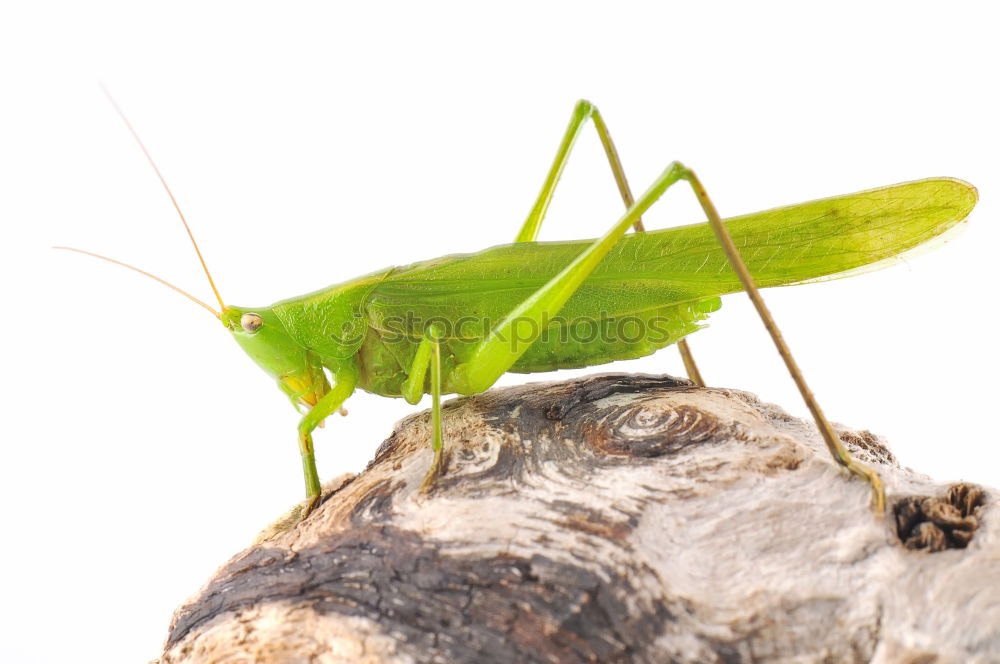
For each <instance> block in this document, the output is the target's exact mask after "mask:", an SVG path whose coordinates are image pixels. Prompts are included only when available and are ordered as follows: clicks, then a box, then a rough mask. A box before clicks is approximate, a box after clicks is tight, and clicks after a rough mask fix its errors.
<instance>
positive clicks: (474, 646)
mask: <svg viewBox="0 0 1000 664" xmlns="http://www.w3.org/2000/svg"><path fill="white" fill-rule="evenodd" d="M444 413H445V426H446V430H445V431H446V445H447V448H448V458H447V470H446V474H445V476H444V477H443V478H441V479H440V480H439V481H438V483H437V484H436V486H435V488H434V490H433V491H432V492H431V493H430V494H429V495H422V494H420V493H419V490H418V488H419V486H420V482H421V480H422V478H423V475H424V473H425V472H426V470H427V468H428V465H429V463H430V460H431V452H430V450H429V448H428V445H427V441H428V437H429V433H430V432H429V417H428V414H427V413H418V414H416V415H413V416H411V417H408V418H406V419H405V420H403V421H402V422H400V423H399V425H398V426H397V428H396V430H395V431H394V432H393V434H392V436H391V437H390V438H389V439H388V440H386V441H385V443H384V444H383V445H382V447H381V449H380V450H379V452H378V454H377V456H376V458H375V460H374V461H372V463H371V464H370V465H369V467H368V468H367V469H366V470H365V471H364V472H363V473H361V474H360V475H358V476H356V477H352V478H342V479H340V480H338V482H337V484H336V487H335V490H333V491H332V493H331V495H329V496H328V497H327V498H326V499H325V501H324V503H323V505H322V506H321V507H320V508H319V510H318V511H317V512H315V513H314V514H313V515H311V516H310V517H309V518H308V519H307V520H306V521H305V522H303V523H300V524H298V525H297V526H294V527H290V528H287V529H283V528H282V527H279V528H277V529H275V530H274V531H273V532H271V533H270V534H269V539H266V540H264V541H262V542H260V543H258V544H256V545H255V546H253V547H251V548H250V549H248V550H246V551H244V552H242V553H240V554H238V555H237V556H235V557H234V558H233V559H232V560H231V561H229V562H228V563H227V564H226V565H225V566H224V567H223V568H222V569H221V570H220V571H219V572H218V573H217V575H216V576H215V577H214V578H213V579H212V580H210V581H209V582H208V584H207V585H206V586H205V587H204V588H203V589H202V590H201V591H200V593H199V594H198V595H197V596H196V597H195V598H194V599H193V600H192V601H191V602H190V603H189V604H187V605H185V606H183V607H181V608H180V609H178V611H177V613H176V614H175V616H174V620H173V624H172V625H171V627H170V633H169V637H168V640H167V644H166V648H165V652H164V655H163V657H162V659H161V662H162V663H163V664H179V663H181V662H184V663H194V662H199V663H201V662H219V661H226V662H230V661H232V662H237V661H239V662H242V661H247V662H250V661H253V662H256V663H258V664H259V663H265V662H267V663H271V662H275V663H276V662H322V663H335V662H336V663H339V662H372V663H374V662H448V663H458V662H477V663H483V662H525V663H530V662H560V663H561V662H651V663H652V662H655V663H662V662H698V663H704V662H820V661H822V662H869V661H875V662H883V663H888V662H913V663H916V662H997V661H1000V546H998V539H1000V534H998V533H1000V525H998V524H997V520H996V518H995V517H994V516H993V512H992V511H991V510H992V509H993V506H994V505H995V503H996V500H997V493H996V492H995V491H993V490H989V489H980V488H977V487H971V486H968V485H957V486H953V487H948V486H945V485H942V484H939V483H936V482H934V481H933V480H931V479H930V478H928V477H926V476H924V475H920V474H917V473H915V472H913V471H910V470H908V469H903V468H900V467H899V466H898V465H897V464H896V462H895V459H894V458H893V456H892V454H891V453H890V452H889V451H888V449H887V448H886V447H885V446H884V445H883V443H882V442H881V441H880V440H879V439H878V438H877V437H876V436H874V435H872V434H870V433H868V432H864V431H851V430H847V429H843V428H842V429H840V432H841V434H842V436H843V438H844V440H845V442H846V443H847V444H848V446H849V447H850V448H851V450H852V452H853V453H854V454H856V455H857V456H858V457H859V458H860V459H861V460H863V461H865V462H868V463H873V464H876V465H877V467H878V469H879V471H880V472H881V473H882V476H883V478H884V479H885V482H886V488H887V490H888V494H889V496H890V500H891V502H890V508H889V511H888V513H887V515H886V516H885V517H884V518H881V519H877V518H875V517H874V516H873V514H872V512H871V511H870V509H869V507H868V501H869V490H868V487H867V485H866V484H864V483H863V482H861V481H859V480H858V479H856V478H854V477H852V476H850V475H849V474H848V473H846V472H845V471H843V470H842V469H840V468H839V467H837V466H836V465H835V464H834V463H833V462H832V461H831V460H830V458H829V456H828V455H827V452H826V450H825V448H824V446H823V444H822V442H821V441H820V439H819V437H818V435H817V434H816V432H815V430H814V428H813V427H812V426H811V425H810V424H808V423H804V422H802V421H800V420H798V419H795V418H792V417H790V416H788V415H787V414H785V413H784V412H782V411H781V410H780V409H778V408H777V407H775V406H773V405H770V404H763V403H761V402H759V401H758V400H757V399H756V398H755V397H754V396H753V395H750V394H747V393H744V392H738V391H734V390H725V389H712V388H709V389H702V388H695V387H693V386H692V385H691V384H690V383H688V382H687V381H683V380H678V379H673V378H669V377H665V376H663V377H658V376H636V375H603V376H594V377H590V378H587V379H582V380H577V381H571V382H563V383H541V384H530V385H524V386H521V387H514V388H506V389H499V390H493V391H491V392H488V393H486V394H482V395H478V396H475V397H472V398H466V399H459V400H455V401H452V402H449V403H447V404H445V408H444ZM293 522H294V520H293ZM899 533H902V536H903V538H904V540H905V543H904V542H903V541H901V540H900V535H899ZM919 547H923V548H919ZM956 547H961V548H956ZM931 551H937V552H934V553H931ZM241 657H242V658H245V659H241Z"/></svg>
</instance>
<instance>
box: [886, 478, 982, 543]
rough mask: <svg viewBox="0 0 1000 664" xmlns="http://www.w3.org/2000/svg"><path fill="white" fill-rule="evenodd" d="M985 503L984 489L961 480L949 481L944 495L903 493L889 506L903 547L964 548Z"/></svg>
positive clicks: (975, 526) (972, 533)
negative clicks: (954, 482) (907, 494)
mask: <svg viewBox="0 0 1000 664" xmlns="http://www.w3.org/2000/svg"><path fill="white" fill-rule="evenodd" d="M985 505H986V492H984V491H983V490H982V489H980V488H979V487H977V486H975V485H972V484H965V483H959V484H953V485H951V487H949V488H948V492H947V493H946V494H945V495H944V496H936V497H932V496H907V497H905V498H903V499H901V500H899V501H898V502H897V503H896V505H895V507H893V514H894V515H895V517H896V533H897V534H898V535H899V539H900V541H902V542H903V544H904V545H905V546H906V548H907V549H924V550H926V551H927V552H928V553H935V552H938V551H944V550H945V549H964V548H965V547H966V546H968V544H969V542H970V541H972V537H973V536H974V534H975V532H976V529H977V528H979V521H980V519H981V518H982V512H983V509H984V506H985Z"/></svg>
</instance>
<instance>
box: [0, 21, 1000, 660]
mask: <svg viewBox="0 0 1000 664" xmlns="http://www.w3.org/2000/svg"><path fill="white" fill-rule="evenodd" d="M990 13H991V6H990V4H988V3H982V4H977V3H961V2H950V3H940V2H937V3H922V2H906V3H867V2H866V3H859V4H853V3H850V2H838V3H828V4H825V5H823V6H822V7H820V5H818V4H817V3H789V4H776V3H767V2H764V3H760V2H755V3H732V4H726V3H695V2H686V3H666V2H660V3H638V2H617V3H587V2H566V3H559V2H552V3H538V2H532V3H520V2H511V1H508V2H504V3H495V4H486V3H468V2H455V3H444V2H420V3H383V2H379V3H375V2H369V3H330V2H325V3H314V2H300V3H294V4H293V3H260V2H239V3H217V2H207V3H206V2H201V3H191V4H188V3H181V2H169V3H135V2H121V3H109V2H89V3H65V4H59V3H42V2H36V3H20V5H19V6H18V5H15V3H9V4H6V5H5V9H4V10H3V15H2V16H0V26H2V27H0V57H2V61H3V63H4V66H3V74H2V76H3V81H2V82H3V93H4V100H3V103H2V105H0V116H2V118H0V119H2V122H0V140H2V143H0V151H2V152H0V224H2V229H3V230H2V232H3V239H2V252H3V253H2V256H0V258H2V265H0V269H2V270H3V274H2V282H0V283H2V284H3V304H4V309H3V314H2V316H3V321H2V324H0V330H2V334H3V344H2V348H3V352H4V380H3V386H4V387H3V389H4V391H5V397H4V399H3V401H2V403H3V404H4V405H3V415H2V418H0V422H2V426H3V429H4V430H3V435H2V443H3V453H2V457H0V505H2V507H0V509H2V510H3V524H4V529H3V536H2V537H3V545H2V547H0V556H2V561H0V562H2V564H0V574H2V575H3V579H2V584H3V585H2V587H3V602H2V604H0V631H2V636H0V661H3V662H65V661H74V662H141V661H145V660H146V659H148V658H152V657H154V656H155V655H156V653H157V652H158V648H159V646H160V643H161V640H162V638H163V636H164V635H165V633H166V629H167V623H168V619H169V616H170V613H171V611H172V610H173V608H174V607H175V606H176V605H177V604H178V603H180V602H181V601H182V600H183V599H184V598H185V596H187V595H188V594H189V593H191V592H193V591H195V590H196V589H197V588H198V586H199V585H200V584H201V583H202V582H203V581H204V580H205V579H207V578H208V576H209V575H210V574H211V573H212V571H213V570H214V568H215V567H216V566H217V565H218V564H221V563H222V562H223V561H225V560H226V559H227V558H228V557H229V556H230V555H231V554H233V553H235V552H237V551H238V550H239V549H241V548H242V547H243V546H245V545H246V544H247V543H248V542H249V541H250V539H251V538H252V537H253V535H254V534H255V533H256V531H257V530H258V529H259V528H261V527H263V526H264V525H266V523H267V522H268V521H269V520H270V519H271V518H272V517H274V516H276V515H278V514H279V513H281V512H283V511H284V510H285V509H286V508H287V507H288V506H289V505H290V504H292V503H293V502H294V501H296V500H298V499H299V498H300V494H301V492H302V488H301V485H302V479H301V474H300V470H299V460H298V455H297V451H296V446H295V422H296V416H295V414H294V412H293V410H292V409H291V407H290V406H289V404H288V402H287V400H286V399H285V397H284V396H283V395H282V394H280V393H279V392H278V390H277V389H276V388H275V386H274V385H273V384H272V383H271V381H270V380H269V379H268V378H267V377H266V376H265V375H264V374H263V373H261V372H260V370H259V369H257V368H256V367H255V366H254V365H253V364H252V363H251V362H250V361H249V360H248V359H247V358H246V357H244V356H243V354H242V353H241V351H240V350H239V349H238V347H237V346H236V345H235V344H234V343H233V342H232V341H231V340H230V339H229V338H228V335H227V334H226V333H225V331H224V330H223V329H222V328H221V326H219V324H218V323H217V322H216V321H215V320H213V319H212V318H211V317H210V316H209V315H208V314H207V313H206V312H205V311H203V310H201V309H199V308H198V307H195V306H193V305H192V304H190V303H189V302H186V301H185V300H183V299H181V298H179V297H177V296H176V295H174V294H172V293H170V292H169V291H167V290H166V289H164V288H162V287H161V286H158V285H156V284H154V283H153V282H150V281H148V280H146V279H143V278H142V277H139V276H136V275H134V274H131V273H128V272H125V271H124V270H121V269H120V268H115V267H113V266H109V265H107V264H102V263H99V262H97V261H94V260H92V259H88V258H84V257H80V256H75V255H71V254H66V253H62V252H55V251H52V250H50V249H49V248H48V247H49V246H50V245H53V244H70V245H74V246H79V247H83V248H87V249H91V250H95V251H99V252H102V253H106V254H109V255H112V256H115V257H118V258H121V259H124V260H128V261H131V262H134V263H135V264H137V265H139V266H142V267H144V268H146V269H149V270H151V271H153V272H155V273H156V274H159V275H161V276H163V277H165V278H167V279H170V280H174V281H176V282H177V283H178V284H179V285H181V286H182V287H185V288H188V289H190V290H191V291H193V292H195V293H196V294H198V295H199V296H200V297H202V298H204V299H206V300H208V299H210V298H211V293H210V291H209V290H208V288H207V285H206V283H205V281H204V279H203V277H202V276H201V275H200V273H199V269H198V266H197V264H196V262H195V260H194V257H193V254H192V252H191V250H190V248H189V246H188V245H187V244H186V239H185V236H184V234H183V231H182V229H181V227H180V225H179V223H178V221H177V219H176V217H175V215H174V213H173V210H172V209H171V207H170V205H169V202H168V201H167V199H166V197H165V195H164V194H163V192H162V190H161V189H160V188H159V184H158V183H157V181H156V180H155V178H154V176H153V174H152V172H151V170H150V169H149V167H148V166H147V164H146V163H145V162H144V161H143V158H142V156H141V154H140V152H139V151H138V149H137V148H136V146H135V144H134V143H133V142H132V139H131V138H130V137H129V136H128V134H127V133H126V131H125V129H124V128H123V126H122V125H121V123H120V121H119V120H118V118H117V117H116V116H115V114H114V112H113V111H112V109H111V107H110V105H109V104H108V103H107V101H106V100H105V99H104V98H103V97H102V95H101V93H100V90H99V88H98V81H104V82H105V83H106V84H107V85H108V86H109V87H110V88H111V89H112V91H113V92H114V93H115V94H116V96H117V98H118V100H119V102H120V103H121V105H122V106H123V107H124V108H125V109H126V111H127V113H128V114H129V115H130V117H131V119H132V121H133V123H134V124H135V125H136V127H137V128H138V130H139V131H140V133H141V134H142V136H143V138H144V139H145V141H146V143H147V145H148V146H149V148H150V150H151V151H152V152H153V154H154V155H155V157H156V159H157V161H158V162H159V165H160V167H161V169H162V170H163V172H164V173H165V175H166V177H167V179H168V181H169V182H170V183H171V185H172V187H173V189H174V191H175V194H176V195H177V197H178V199H179V200H180V202H181V205H182V207H183V208H184V209H185V210H186V212H187V214H188V216H189V218H190V220H191V222H192V224H193V227H194V230H195V233H196V235H197V237H198V238H199V239H200V241H201V244H202V248H203V250H204V253H205V256H206V258H207V260H208V261H209V265H210V267H211V268H212V269H213V271H214V273H215V275H216V279H217V281H218V284H219V288H220V290H221V292H222V294H223V296H224V297H225V298H226V299H227V301H230V302H232V303H234V304H240V305H253V304H267V303H270V302H273V301H275V300H278V299H282V298H285V297H290V296H293V295H298V294H301V293H304V292H306V291H310V290H315V289H317V288H320V287H323V286H326V285H328V284H331V283H335V282H338V281H341V280H345V279H348V278H351V277H354V276H358V275H361V274H364V273H367V272H370V271H372V270H374V269H377V268H381V267H383V266H386V265H390V264H396V263H407V262H411V261H413V260H417V259H423V258H430V257H433V256H437V255H442V254H447V253H451V252H457V251H474V250H477V249H481V248H484V247H486V246H490V245H493V244H497V243H501V242H505V241H509V240H510V239H512V238H513V236H514V233H515V231H516V230H517V228H518V226H519V224H520V222H521V221H522V219H523V217H524V215H525V214H526V213H527V211H528V209H529V207H530V204H531V202H532V200H533V198H534V195H535V194H536V192H537V190H538V187H539V186H540V184H541V181H542V178H543V176H544V173H545V170H546V168H547V167H548V165H549V163H550V160H551V158H552V155H553V153H554V150H555V147H556V144H557V142H558V139H559V137H560V135H561V132H562V131H563V129H564V126H565V123H566V121H567V120H568V117H569V113H570V110H571V108H572V106H573V103H574V102H575V101H576V99H578V98H580V97H587V98H590V99H592V100H593V101H594V102H596V103H597V104H598V105H599V106H600V108H601V109H602V111H603V113H604V114H605V117H606V119H607V121H608V123H609V125H610V128H611V131H612V134H613V136H614V138H615V140H616V142H617V143H618V147H619V149H620V151H621V155H622V159H623V161H624V163H625V167H626V169H627V171H628V173H629V175H630V177H631V180H632V182H633V186H634V187H635V188H636V189H637V190H641V189H643V188H645V186H646V185H647V184H648V183H649V181H650V180H651V179H652V178H653V177H655V176H656V175H657V174H658V173H659V172H660V170H661V169H662V168H663V167H664V166H665V165H666V164H667V163H668V162H669V161H670V160H671V159H681V160H683V161H684V162H685V163H686V164H688V165H689V166H691V167H692V168H695V169H696V170H697V171H698V173H699V175H700V176H701V178H702V180H703V181H704V183H705V184H706V186H707V187H708V189H709V191H710V193H711V194H712V195H713V197H714V199H715V202H716V204H717V206H718V208H719V209H720V211H721V212H722V213H723V214H724V215H735V214H740V213H745V212H750V211H754V210H758V209H763V208H767V207H771V206H774V205H780V204H787V203H793V202H797V201H802V200H808V199H812V198H817V197H822V196H826V195H833V194H840V193H847V192H851V191H856V190H859V189H865V188H869V187H873V186H878V185H882V184H889V183H892V182H898V181H904V180H910V179H916V178H921V177H927V176H934V175H950V176H955V177H960V178H963V179H966V180H968V181H970V182H972V183H974V184H975V185H977V186H978V187H979V191H980V194H981V198H982V200H981V203H980V205H979V207H978V208H977V209H976V210H975V211H974V212H973V214H972V216H971V218H970V221H969V224H968V227H967V230H966V231H965V232H964V233H963V234H961V235H959V236H957V237H956V238H955V239H954V240H952V241H951V242H950V243H948V244H946V245H944V246H942V247H939V248H938V249H936V250H935V251H933V252H929V253H927V254H926V255H921V256H919V257H916V258H914V259H912V260H908V261H907V262H906V263H904V264H902V265H900V266H897V267H894V268H892V269H889V270H885V271H883V272H879V273H876V274H871V275H867V276H862V277H858V278H852V279H848V280H843V281H837V282H832V283H825V284H818V285H808V286H802V287H796V288H788V289H783V290H778V291H769V292H768V293H767V299H768V302H769V303H770V305H771V307H772V308H773V311H774V314H775V316H776V318H777V320H778V322H779V323H780V324H781V326H782V328H783V329H784V332H785V334H786V337H787V339H788V341H789V343H790V344H791V347H792V349H793V351H794V352H795V353H796V354H797V356H798V358H799V360H800V363H801V364H802V366H803V368H804V370H805V371H806V373H807V376H808V379H809V381H810V382H811V384H812V386H813V388H814V391H815V392H816V393H817V395H818V396H819V397H820V399H821V401H822V403H823V405H824V407H825V408H826V410H827V411H828V413H829V415H830V417H831V418H832V419H834V420H838V421H842V422H845V423H848V424H851V425H854V426H857V427H864V428H870V429H871V430H873V431H875V432H878V433H880V434H883V435H885V436H887V437H888V439H889V440H890V442H891V444H892V446H893V449H894V450H895V452H896V453H897V454H898V456H899V458H900V459H901V461H902V462H903V463H904V464H906V465H910V466H912V467H914V468H916V469H919V470H920V471H923V472H926V473H928V474H931V475H933V476H935V477H937V478H940V479H941V480H951V479H959V478H964V479H968V480H973V481H977V482H983V483H991V484H992V485H994V486H997V485H1000V466H998V464H997V461H998V452H997V443H998V435H997V433H996V428H995V425H994V416H995V413H996V410H997V407H996V403H995V396H996V389H995V385H996V381H997V376H998V371H997V370H998V356H1000V351H998V349H997V348H996V346H995V344H994V340H995V339H996V332H995V329H996V328H995V321H996V313H995V309H996V306H995V300H996V289H995V287H994V285H995V283H996V270H997V264H998V260H997V251H998V249H1000V231H998V228H1000V226H998V219H997V216H998V215H997V213H998V209H997V205H996V198H997V193H998V191H1000V167H998V165H997V164H998V148H1000V145H998V141H997V123H998V121H1000V112H998V111H1000V106H998V104H997V101H996V88H997V86H996V69H995V67H996V62H997V56H998V53H997V49H996V48H995V47H994V46H993V44H995V39H996V37H995V34H994V33H993V28H994V27H995V26H996V25H997V22H996V19H995V17H993V16H990ZM619 206H620V202H619V200H618V198H617V193H616V190H615V187H614V185H613V183H612V181H611V178H610V176H609V175H608V171H607V166H606V165H605V163H604V161H603V157H602V156H601V153H600V148H599V146H598V143H597V140H596V138H595V137H594V135H593V132H592V131H590V130H588V132H587V133H586V134H585V135H584V136H583V138H582V140H581V141H580V142H579V144H578V148H577V151H576V153H575V155H574V158H573V160H572V161H571V163H570V165H569V167H568V169H567V171H566V174H565V178H564V183H563V185H562V187H561V188H560V189H559V190H558V192H557V195H556V198H555V201H554V203H553V205H552V209H551V215H550V218H549V220H548V222H547V225H546V226H545V227H544V228H543V231H542V237H543V239H559V238H579V237H592V236H595V235H597V234H600V233H602V232H603V231H604V230H605V229H606V228H607V227H608V226H609V224H610V223H611V222H612V221H613V220H614V219H615V218H616V217H617V216H618V214H619V213H620V209H619ZM701 218H702V217H701V216H700V214H699V213H698V211H697V209H696V206H695V204H694V202H693V198H692V196H691V195H690V193H689V192H688V191H685V190H683V189H682V188H680V187H679V188H677V190H676V191H672V192H671V193H670V194H669V196H668V197H667V200H665V201H664V202H662V203H661V204H659V205H658V206H657V207H656V208H655V210H654V211H653V212H652V213H650V214H649V215H648V216H647V224H648V226H650V227H660V226H667V225H671V224H678V223H690V222H693V221H699V220H701ZM711 324H712V325H711V328H710V329H708V330H705V331H702V332H699V333H698V334H697V335H695V336H694V337H693V338H692V340H691V341H692V344H693V346H694V349H695V351H696V353H697V357H698V359H699V360H700V362H701V364H702V369H703V372H704V374H705V376H706V377H707V379H708V381H709V382H710V383H711V384H715V385H723V386H730V387H737V388H742V389H746V390H750V391H754V392H756V393H758V394H760V395H761V396H762V397H763V398H764V399H767V400H770V401H774V402H777V403H779V404H781V405H783V406H784V407H785V408H787V409H788V410H789V411H791V412H793V413H796V414H803V413H804V408H803V406H802V405H801V401H800V399H799V397H798V396H797V394H796V393H795V392H794V389H793V387H792V386H791V383H790V381H789V379H788V378H787V376H786V374H785V373H784V372H783V370H782V367H781V366H780V364H779V361H778V359H777V356H776V354H775V353H774V351H773V349H772V346H771V345H770V341H769V340H768V339H767V338H766V337H765V335H764V333H763V331H762V328H761V326H760V324H759V323H758V322H757V321H756V320H755V319H754V317H753V316H752V314H751V311H750V307H749V305H748V303H747V302H746V301H745V298H743V297H742V296H731V297H729V298H727V299H726V301H725V304H724V307H723V309H722V310H721V311H719V312H718V313H716V314H715V315H714V316H713V317H712V319H711ZM608 369H611V370H619V371H646V372H670V373H674V374H680V373H681V371H682V369H681V365H680V362H679V360H678V358H677V356H676V353H675V351H673V350H672V349H667V350H665V351H663V352H661V353H659V354H658V355H656V356H654V357H652V358H647V359H645V360H642V361H635V362H628V363H620V364H617V365H611V366H610V367H608ZM598 370H600V369H598ZM565 375H569V372H566V373H565ZM553 377H555V376H553V375H547V376H540V377H538V379H543V378H544V379H548V378H553ZM560 377H561V375H560ZM524 380H526V377H524V376H516V375H512V376H507V377H505V379H504V380H503V381H502V382H503V383H517V382H523V381H524ZM348 407H349V410H350V411H351V412H350V416H349V417H347V418H334V419H332V420H331V421H330V422H329V426H328V427H327V428H326V429H325V430H322V431H320V432H319V433H318V436H317V448H318V449H317V456H318V458H319V464H320V471H321V474H322V476H323V477H324V478H329V477H332V476H334V475H336V474H338V473H340V472H343V471H346V470H358V469H360V468H361V467H362V466H363V465H364V463H365V462H366V461H367V460H368V459H370V458H371V456H372V454H373V452H374V450H375V448H376V447H377V445H378V444H379V443H380V442H381V440H382V439H383V438H384V437H385V436H386V435H388V433H389V432H390V430H391V427H392V424H393V422H394V421H395V420H397V419H398V418H400V417H402V416H403V415H405V414H407V413H410V412H413V411H414V410H415V409H414V408H411V407H409V406H407V405H406V404H405V403H403V402H401V401H394V400H388V399H382V398H377V397H373V396H370V395H367V394H362V393H359V394H357V395H355V397H353V398H352V399H351V400H350V402H349V403H348Z"/></svg>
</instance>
